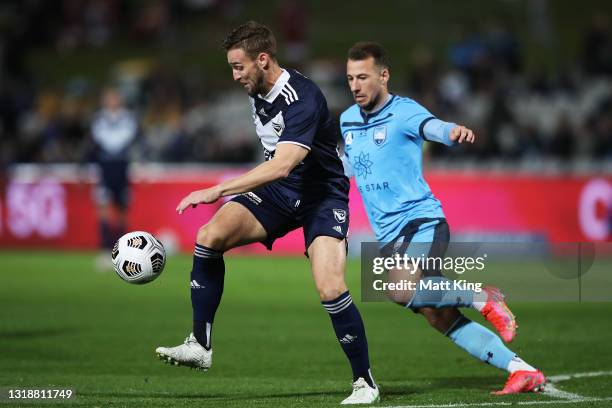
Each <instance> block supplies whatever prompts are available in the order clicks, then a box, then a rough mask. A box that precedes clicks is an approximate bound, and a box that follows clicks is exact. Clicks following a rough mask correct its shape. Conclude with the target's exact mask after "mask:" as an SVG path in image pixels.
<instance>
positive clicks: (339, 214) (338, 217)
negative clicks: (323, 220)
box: [334, 208, 346, 223]
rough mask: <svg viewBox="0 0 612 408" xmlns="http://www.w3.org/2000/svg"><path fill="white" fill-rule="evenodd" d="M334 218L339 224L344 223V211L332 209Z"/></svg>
mask: <svg viewBox="0 0 612 408" xmlns="http://www.w3.org/2000/svg"><path fill="white" fill-rule="evenodd" d="M334 218H335V219H336V221H338V222H339V223H343V222H346V211H345V210H342V209H338V208H334Z"/></svg>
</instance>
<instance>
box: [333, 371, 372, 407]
mask: <svg viewBox="0 0 612 408" xmlns="http://www.w3.org/2000/svg"><path fill="white" fill-rule="evenodd" d="M375 402H380V393H379V392H378V387H376V386H375V387H374V388H372V387H370V385H369V384H368V383H367V382H366V380H364V379H363V378H361V377H359V378H358V379H357V381H355V382H354V383H353V393H352V394H351V395H349V396H348V398H347V399H345V400H344V401H342V402H341V403H340V404H341V405H356V404H373V403H375Z"/></svg>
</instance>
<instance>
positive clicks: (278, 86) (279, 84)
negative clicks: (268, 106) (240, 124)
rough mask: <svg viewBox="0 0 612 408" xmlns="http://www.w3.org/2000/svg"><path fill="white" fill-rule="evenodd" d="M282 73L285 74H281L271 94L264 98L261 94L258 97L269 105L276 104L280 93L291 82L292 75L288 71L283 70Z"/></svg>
mask: <svg viewBox="0 0 612 408" xmlns="http://www.w3.org/2000/svg"><path fill="white" fill-rule="evenodd" d="M281 69H282V68H281ZM282 71H283V72H282V73H281V74H280V76H279V77H278V79H277V80H276V82H275V83H274V86H273V87H272V89H270V92H268V94H267V95H266V96H262V95H261V94H259V95H257V96H259V97H260V98H261V99H263V100H264V101H266V102H268V103H272V102H274V100H275V99H276V97H277V96H278V94H279V93H280V91H281V90H282V89H283V87H284V86H285V84H286V83H287V82H289V78H290V77H291V75H289V72H288V71H287V70H285V69H282Z"/></svg>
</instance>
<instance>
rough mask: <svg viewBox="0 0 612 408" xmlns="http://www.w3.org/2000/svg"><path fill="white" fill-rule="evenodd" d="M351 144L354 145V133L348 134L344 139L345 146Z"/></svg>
mask: <svg viewBox="0 0 612 408" xmlns="http://www.w3.org/2000/svg"><path fill="white" fill-rule="evenodd" d="M351 143H353V132H346V135H345V137H344V144H346V145H347V146H349V145H350V144H351Z"/></svg>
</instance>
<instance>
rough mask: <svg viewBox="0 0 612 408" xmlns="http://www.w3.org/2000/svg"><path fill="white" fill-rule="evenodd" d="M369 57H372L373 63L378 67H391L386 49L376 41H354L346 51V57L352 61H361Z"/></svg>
mask: <svg viewBox="0 0 612 408" xmlns="http://www.w3.org/2000/svg"><path fill="white" fill-rule="evenodd" d="M370 57H372V58H374V63H375V64H376V65H378V66H379V67H381V68H387V69H390V68H391V63H390V62H389V56H388V55H387V51H385V49H384V48H383V47H382V45H380V44H378V43H375V42H371V41H361V42H358V43H355V45H353V46H352V47H351V49H349V51H348V59H350V60H353V61H362V60H365V59H368V58H370Z"/></svg>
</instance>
